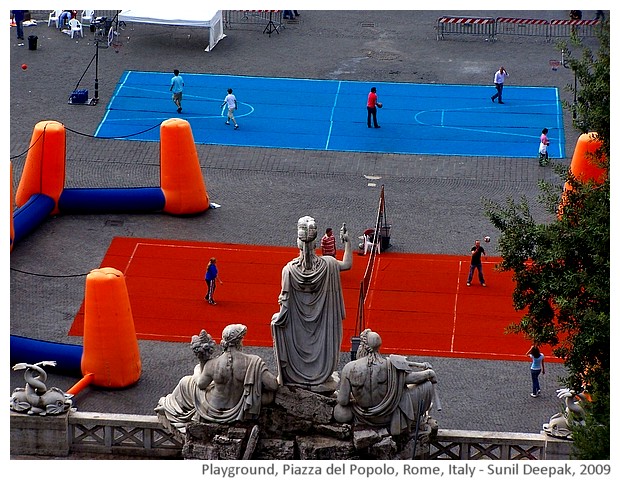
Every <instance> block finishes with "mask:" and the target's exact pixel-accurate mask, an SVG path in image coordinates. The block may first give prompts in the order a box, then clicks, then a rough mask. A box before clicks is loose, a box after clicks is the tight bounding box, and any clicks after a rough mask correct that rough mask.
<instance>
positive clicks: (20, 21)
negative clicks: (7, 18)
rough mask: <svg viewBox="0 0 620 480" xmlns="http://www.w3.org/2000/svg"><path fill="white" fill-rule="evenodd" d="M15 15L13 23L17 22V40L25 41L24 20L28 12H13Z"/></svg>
mask: <svg viewBox="0 0 620 480" xmlns="http://www.w3.org/2000/svg"><path fill="white" fill-rule="evenodd" d="M11 13H12V14H13V21H14V22H15V27H16V28H17V40H23V39H24V18H25V16H26V15H25V14H26V11H25V10H11Z"/></svg>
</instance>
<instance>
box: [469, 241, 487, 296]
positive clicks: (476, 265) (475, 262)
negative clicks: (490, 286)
mask: <svg viewBox="0 0 620 480" xmlns="http://www.w3.org/2000/svg"><path fill="white" fill-rule="evenodd" d="M482 255H484V256H486V253H485V251H484V247H483V246H482V245H480V240H476V243H475V245H474V246H473V247H471V264H470V265H469V276H468V277H467V286H468V287H470V286H471V280H472V278H473V277H474V270H476V269H477V270H478V280H480V285H482V286H483V287H486V286H487V284H486V283H484V275H483V274H482V259H481V258H482Z"/></svg>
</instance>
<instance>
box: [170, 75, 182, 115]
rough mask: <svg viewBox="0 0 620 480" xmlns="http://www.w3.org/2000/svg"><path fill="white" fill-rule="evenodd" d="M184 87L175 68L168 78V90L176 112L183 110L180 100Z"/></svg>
mask: <svg viewBox="0 0 620 480" xmlns="http://www.w3.org/2000/svg"><path fill="white" fill-rule="evenodd" d="M184 87H185V83H183V77H182V76H181V75H179V71H178V70H177V69H175V70H174V76H173V77H172V79H171V80H170V91H171V92H172V101H173V102H174V104H175V105H176V106H177V113H181V111H182V110H183V108H182V107H181V102H182V101H183V88H184Z"/></svg>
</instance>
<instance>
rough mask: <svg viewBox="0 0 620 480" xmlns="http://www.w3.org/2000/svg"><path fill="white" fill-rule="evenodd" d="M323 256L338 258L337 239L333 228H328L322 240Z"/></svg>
mask: <svg viewBox="0 0 620 480" xmlns="http://www.w3.org/2000/svg"><path fill="white" fill-rule="evenodd" d="M321 254H322V255H323V256H325V255H329V256H330V257H335V256H336V237H334V231H333V230H332V229H331V228H327V229H326V230H325V235H323V238H321Z"/></svg>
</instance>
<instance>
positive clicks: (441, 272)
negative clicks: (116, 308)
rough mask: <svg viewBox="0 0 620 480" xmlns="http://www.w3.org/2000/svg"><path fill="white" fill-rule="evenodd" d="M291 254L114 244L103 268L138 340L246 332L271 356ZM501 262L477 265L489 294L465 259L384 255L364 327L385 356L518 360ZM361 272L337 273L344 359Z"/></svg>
mask: <svg viewBox="0 0 620 480" xmlns="http://www.w3.org/2000/svg"><path fill="white" fill-rule="evenodd" d="M298 253H299V251H298V250H297V248H294V247H272V246H256V245H240V244H230V243H209V242H188V241H181V240H157V239H145V238H122V237H117V238H114V239H113V241H112V243H111V245H110V247H109V249H108V251H107V253H106V255H105V257H104V259H103V261H102V262H101V267H113V268H116V269H118V270H120V271H121V272H123V273H124V275H125V280H126V285H127V290H128V294H129V299H130V303H131V309H132V314H133V320H134V324H135V329H136V334H137V336H138V338H139V339H145V340H158V341H168V342H189V340H190V338H191V336H192V335H195V334H198V333H199V332H200V330H201V329H205V330H207V332H209V333H210V334H211V335H213V337H214V338H215V339H218V340H219V339H220V335H221V332H222V330H223V328H224V327H225V326H226V325H228V324H230V323H243V324H245V325H247V326H248V333H247V335H246V337H245V341H244V342H245V344H246V345H249V346H262V347H270V346H272V345H273V342H272V338H271V330H270V321H271V317H272V315H273V314H274V313H276V312H277V311H278V310H279V305H278V303H277V298H278V294H279V293H280V277H281V270H282V267H283V266H284V265H285V264H286V263H287V262H288V261H290V260H292V259H293V258H295V257H297V255H298ZM341 254H342V252H341V251H340V252H339V255H341ZM210 257H216V258H217V262H218V268H219V271H220V278H221V279H222V281H223V282H224V284H223V285H219V284H218V285H217V289H216V291H215V296H214V298H215V300H216V301H217V305H215V306H212V305H209V304H208V303H207V302H206V301H205V300H204V296H205V293H206V285H205V282H204V272H205V268H206V265H207V263H208V261H209V258H210ZM498 261H499V259H498V258H487V261H486V262H485V263H484V267H483V268H484V273H485V277H486V282H487V285H488V286H487V287H486V288H483V287H481V286H480V285H479V284H478V283H477V277H474V283H473V284H472V286H471V287H467V286H466V285H465V282H466V280H467V274H468V271H469V257H468V256H466V255H464V256H446V255H421V254H405V253H393V252H389V251H388V252H384V253H382V254H380V255H378V256H377V257H376V262H375V265H374V269H373V271H372V275H371V278H370V289H369V292H368V295H367V297H366V302H365V309H364V322H365V326H366V327H369V328H372V329H373V330H375V331H377V332H378V333H380V334H381V336H382V338H383V347H382V352H383V353H394V352H398V353H401V354H406V355H420V356H449V357H464V358H484V359H496V360H523V358H524V355H525V352H526V351H527V350H528V348H529V344H528V342H526V341H525V340H524V339H523V338H522V337H520V336H517V335H513V334H510V335H508V334H505V333H504V331H505V328H506V327H507V326H508V325H509V324H510V323H511V322H516V321H518V320H519V318H520V314H519V313H517V312H515V311H514V309H513V307H512V291H513V288H514V285H513V282H512V279H511V275H510V273H509V272H508V273H500V272H497V271H495V270H494V266H495V264H497V263H498ZM367 262H368V257H366V256H360V255H357V254H355V253H354V255H353V268H352V269H351V270H349V271H346V272H342V273H341V279H342V287H343V292H344V299H345V307H346V312H347V318H346V319H345V322H344V326H343V328H344V335H343V344H342V350H343V351H350V347H351V345H350V339H351V337H352V336H353V335H354V334H355V329H356V319H357V312H358V303H359V295H360V282H361V280H362V278H363V276H364V271H365V269H366V266H367ZM83 323H84V310H83V306H82V308H81V309H80V311H79V312H78V314H77V315H76V318H75V320H74V323H73V325H72V327H71V329H70V332H69V334H70V335H75V336H81V335H82V334H83ZM553 360H554V359H550V361H553Z"/></svg>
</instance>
